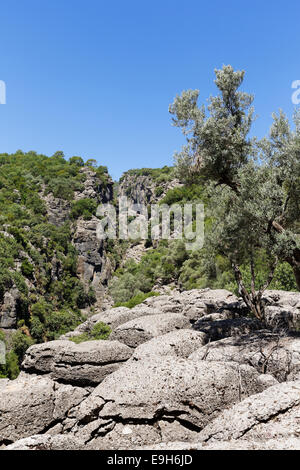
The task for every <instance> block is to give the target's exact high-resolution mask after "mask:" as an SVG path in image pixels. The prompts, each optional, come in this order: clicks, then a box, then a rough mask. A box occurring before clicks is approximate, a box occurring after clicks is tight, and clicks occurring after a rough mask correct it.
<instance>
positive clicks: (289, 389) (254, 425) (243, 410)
mask: <svg viewBox="0 0 300 470" xmlns="http://www.w3.org/2000/svg"><path fill="white" fill-rule="evenodd" d="M299 414H300V381H296V382H288V383H282V384H278V385H274V386H273V387H270V388H268V389H267V390H264V391H263V392H261V393H259V394H256V395H252V396H251V397H250V398H246V399H245V400H243V401H242V402H241V403H238V404H236V405H234V406H233V407H232V408H231V409H229V410H225V411H223V413H221V415H220V416H218V417H217V418H216V419H215V420H214V421H212V422H211V423H210V424H209V425H208V426H207V427H206V428H205V429H204V430H203V431H201V432H200V434H199V440H200V441H201V442H206V443H209V444H210V443H213V442H223V441H231V442H232V441H233V442H236V441H239V440H240V439H242V440H244V441H245V440H246V441H250V442H251V441H253V440H254V441H259V442H262V443H264V442H266V441H269V440H270V439H275V440H278V439H279V440H281V442H284V441H285V440H286V442H288V440H290V439H294V438H298V439H299V433H300V423H299ZM231 442H230V444H231ZM283 448H284V447H283Z"/></svg>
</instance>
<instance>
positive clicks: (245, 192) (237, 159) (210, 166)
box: [170, 66, 300, 319]
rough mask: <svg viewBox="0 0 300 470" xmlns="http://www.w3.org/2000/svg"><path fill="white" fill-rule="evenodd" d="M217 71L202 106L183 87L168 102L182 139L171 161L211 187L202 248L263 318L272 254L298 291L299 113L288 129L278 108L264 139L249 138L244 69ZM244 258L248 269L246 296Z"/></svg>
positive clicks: (194, 94) (250, 114)
mask: <svg viewBox="0 0 300 470" xmlns="http://www.w3.org/2000/svg"><path fill="white" fill-rule="evenodd" d="M215 73H216V80H215V83H216V85H217V88H218V90H219V94H218V95H217V96H215V97H210V99H209V104H208V106H207V110H205V109H204V107H200V108H199V107H198V106H197V99H198V96H199V92H198V91H197V90H196V91H194V92H193V91H191V90H189V91H187V92H183V93H182V95H181V96H180V97H178V96H177V97H176V98H175V101H174V103H173V105H172V106H171V107H170V111H171V112H172V113H173V114H174V115H175V118H173V122H174V123H175V125H176V126H179V127H182V130H183V133H184V134H185V135H186V136H187V146H186V147H185V148H184V149H183V152H182V153H181V156H180V154H179V155H177V156H176V160H177V165H178V166H180V165H181V166H182V167H184V166H185V168H187V167H188V165H190V166H191V169H190V170H189V172H188V171H187V172H186V173H187V174H192V173H193V171H194V172H195V171H196V172H198V173H199V174H200V175H201V176H202V182H204V183H205V184H206V186H209V188H210V194H211V200H210V201H211V203H210V207H209V208H208V209H207V214H208V215H209V217H210V220H211V229H210V230H209V231H207V232H206V249H208V251H209V252H211V256H213V254H222V255H223V256H224V255H225V256H226V257H227V258H228V259H229V260H230V261H231V263H232V266H233V269H234V273H235V277H236V281H237V284H238V287H239V291H240V293H241V295H243V297H244V300H245V302H246V303H247V305H248V306H249V308H250V309H251V310H252V312H253V313H254V314H255V315H256V316H258V317H259V318H260V319H262V315H263V309H262V306H261V304H260V301H261V293H262V290H263V289H265V288H266V286H267V285H268V284H269V283H270V282H271V281H272V277H273V275H274V272H275V271H274V270H275V266H276V262H277V258H279V259H280V260H281V261H285V262H288V263H289V264H290V265H291V267H292V268H293V270H294V274H295V279H296V282H297V285H298V286H299V288H300V241H299V230H300V204H299V200H300V198H299V196H300V117H299V114H296V115H295V130H294V131H292V130H291V128H290V125H289V122H288V120H287V118H286V116H285V115H284V114H283V113H282V112H281V111H280V112H279V114H278V115H277V114H274V115H273V119H274V122H273V125H272V128H271V130H270V135H269V137H268V138H265V139H262V140H261V141H258V140H257V139H256V138H253V139H250V138H249V131H250V129H251V125H252V122H253V113H254V110H253V108H252V107H251V105H252V102H253V96H252V95H249V94H247V93H245V92H242V91H239V88H240V86H241V85H242V82H243V79H244V72H243V71H236V72H235V71H234V70H233V68H232V67H231V66H224V67H223V68H222V69H221V70H216V71H215ZM261 250H263V252H264V256H266V257H267V259H266V263H267V266H269V267H270V270H269V273H267V274H266V279H265V280H261V282H259V283H258V281H257V276H256V272H255V263H256V258H257V253H259V252H260V251H261ZM242 263H243V264H245V263H249V266H250V271H251V292H250V294H249V292H247V289H246V288H245V285H244V283H243V276H242V272H241V269H240V268H239V265H240V264H242Z"/></svg>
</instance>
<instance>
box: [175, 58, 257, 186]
mask: <svg viewBox="0 0 300 470" xmlns="http://www.w3.org/2000/svg"><path fill="white" fill-rule="evenodd" d="M243 76H244V72H234V70H233V68H232V67H231V66H224V67H223V69H222V70H217V71H216V81H215V83H216V85H217V87H218V88H219V91H220V95H218V96H216V97H211V98H210V99H209V105H208V107H207V112H206V110H205V107H204V106H202V107H198V105H197V100H198V97H199V91H198V90H195V91H193V90H188V91H184V92H183V93H182V94H181V95H180V96H177V97H176V98H175V100H174V103H173V104H172V105H171V106H170V112H171V113H172V114H173V116H174V117H173V123H174V125H175V126H177V127H181V128H182V132H183V134H184V135H185V136H186V137H187V145H188V147H185V148H184V149H183V152H182V159H184V158H185V161H186V157H187V155H190V152H191V151H192V152H193V155H194V158H190V162H191V164H192V165H193V164H196V166H198V168H199V170H201V173H202V174H203V175H205V176H207V177H208V178H210V179H212V180H214V181H216V182H217V183H218V184H227V185H230V186H231V187H232V188H233V189H234V188H236V184H237V183H236V180H237V171H238V169H239V168H240V167H241V166H242V165H244V164H245V163H247V161H248V159H249V156H251V155H252V153H253V145H252V141H251V140H250V139H248V138H247V135H248V133H249V130H250V128H251V124H252V121H253V109H252V108H251V103H252V101H253V97H252V96H251V95H248V94H246V93H244V92H240V91H238V88H239V87H240V85H241V83H242V80H243ZM178 159H179V158H178V155H177V160H178Z"/></svg>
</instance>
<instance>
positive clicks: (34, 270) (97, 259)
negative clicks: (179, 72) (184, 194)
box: [0, 154, 180, 329]
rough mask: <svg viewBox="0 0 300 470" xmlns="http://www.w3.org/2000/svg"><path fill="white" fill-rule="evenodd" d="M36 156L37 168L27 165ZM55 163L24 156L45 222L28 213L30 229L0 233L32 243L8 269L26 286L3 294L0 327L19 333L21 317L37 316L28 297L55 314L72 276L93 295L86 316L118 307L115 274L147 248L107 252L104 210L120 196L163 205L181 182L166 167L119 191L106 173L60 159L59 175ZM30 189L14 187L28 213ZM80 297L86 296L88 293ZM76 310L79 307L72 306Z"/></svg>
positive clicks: (123, 183) (127, 178)
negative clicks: (111, 287) (111, 294)
mask: <svg viewBox="0 0 300 470" xmlns="http://www.w3.org/2000/svg"><path fill="white" fill-rule="evenodd" d="M31 157H32V165H31V166H30V165H29V164H28V159H30V158H31ZM6 158H7V161H8V163H9V164H10V163H11V162H10V160H14V159H15V156H7V157H6ZM18 158H19V156H18ZM40 158H41V162H40V161H39V160H40ZM52 158H53V157H51V158H50V159H47V157H44V156H37V155H35V154H34V155H32V156H31V155H29V154H28V155H27V154H26V155H24V154H22V155H20V158H19V160H20V161H21V162H22V163H21V164H22V171H24V170H23V166H26V165H28V170H27V171H28V172H30V178H31V179H33V178H36V180H37V183H36V184H35V185H34V186H33V187H30V194H33V196H34V197H35V200H36V201H37V202H36V204H37V203H38V205H39V206H40V207H41V208H40V209H39V212H38V217H39V220H36V218H37V216H36V209H35V208H34V210H32V208H31V206H30V209H29V208H28V214H26V215H27V217H28V220H26V224H27V223H28V226H24V224H23V225H22V224H21V223H19V224H18V223H17V221H13V222H10V223H8V224H3V227H2V231H1V232H0V234H2V235H1V236H2V237H4V238H5V240H6V242H7V240H10V241H11V243H15V241H16V238H17V237H18V238H21V236H22V237H23V234H25V237H27V238H28V240H27V239H26V242H24V241H22V240H21V243H20V245H22V244H23V245H24V249H23V246H20V248H18V253H16V254H15V255H14V260H13V264H11V265H10V267H9V272H10V273H11V274H12V275H13V276H15V274H16V275H17V276H19V277H22V283H23V284H22V286H23V287H22V286H20V285H19V284H20V283H18V282H16V281H15V278H14V277H13V278H12V280H11V281H10V283H9V284H7V285H6V286H4V289H3V295H2V297H1V295H0V328H4V329H16V328H17V324H18V321H19V320H20V319H25V323H26V322H27V320H26V318H27V319H29V317H30V315H31V302H32V301H31V300H28V299H29V298H30V299H34V300H33V304H35V302H37V301H39V299H41V300H42V301H43V299H46V300H47V302H49V303H50V304H51V305H52V306H53V309H54V310H55V309H57V308H58V306H57V302H56V299H57V297H59V296H62V298H61V305H62V306H64V305H66V303H65V302H64V298H63V294H61V293H60V292H58V290H61V289H62V290H63V289H67V288H68V287H65V286H66V285H67V284H68V283H69V282H70V277H71V278H72V279H73V281H72V282H73V283H74V282H75V283H76V279H78V280H79V281H80V282H81V284H82V286H83V288H84V290H85V292H86V293H88V292H91V291H92V292H93V295H92V297H93V298H90V299H88V300H87V301H79V302H77V304H78V306H79V308H80V309H81V311H83V312H85V313H89V311H90V309H91V307H94V308H96V309H97V308H98V309H100V310H101V309H102V308H105V306H106V305H107V302H108V303H110V304H111V300H109V298H107V295H106V294H107V283H108V281H109V279H110V278H111V276H112V273H113V271H114V270H115V269H116V267H118V266H122V265H123V264H124V262H125V261H126V260H128V259H132V258H134V259H135V260H136V261H137V262H138V261H139V260H140V259H141V257H142V256H143V254H144V253H145V251H146V248H145V246H144V242H143V241H142V242H139V244H136V243H133V244H131V243H128V246H127V249H125V248H126V247H125V245H124V246H122V247H121V248H120V247H119V246H118V243H114V248H113V249H112V247H110V250H108V249H107V246H108V244H107V242H106V241H103V240H98V238H97V235H96V229H97V225H98V223H99V220H98V218H97V217H96V215H95V214H96V208H97V206H98V205H99V204H102V203H108V202H111V203H112V202H113V200H114V199H116V198H117V197H118V196H126V197H127V198H128V199H129V201H131V202H132V203H137V204H145V205H149V204H156V203H158V202H159V201H160V200H161V199H162V198H163V197H164V196H165V194H166V193H167V191H168V190H170V189H172V188H173V187H175V186H178V185H179V184H180V183H179V182H178V181H177V180H176V179H174V175H173V169H172V168H169V167H164V168H162V169H142V170H129V171H128V172H127V173H125V174H124V175H123V176H122V178H121V179H120V182H119V184H118V185H117V186H116V187H115V186H114V184H113V181H112V180H111V178H110V177H109V175H108V174H107V173H101V172H100V173H99V171H98V170H97V169H95V168H93V167H90V166H81V167H79V168H78V167H75V166H72V165H69V164H68V162H65V161H63V160H62V159H61V158H58V157H57V158H58V159H57V161H55V168H54V171H53V169H52V166H53V165H54V164H53V163H52ZM76 158H77V157H76ZM41 164H43V165H46V166H49V169H48V168H46V169H45V170H44V173H45V174H43V175H42V177H41V175H40V171H41V170H40V166H41ZM100 168H101V167H100ZM32 175H34V176H32ZM30 181H31V180H30ZM7 184H8V183H7ZM114 188H115V189H114ZM28 191H29V189H28V188H25V189H24V188H23V186H22V185H20V187H19V185H18V184H15V186H14V187H13V197H14V202H15V203H17V204H18V205H19V206H21V207H22V208H24V210H25V209H26V210H27V206H25V205H24V207H23V206H22V203H23V202H24V201H25V204H27V201H28V195H27V192H28ZM24 192H25V194H24ZM16 227H17V228H16ZM19 232H21V236H20V233H19ZM32 232H34V233H32ZM52 232H53V233H54V232H55V233H54V234H53V233H52ZM62 237H63V239H62ZM37 239H38V240H37ZM72 247H73V248H72ZM124 247H125V248H124ZM8 249H10V248H9V247H8ZM72 250H74V253H73V252H72ZM118 250H119V253H118V255H117V257H116V256H115V255H116V253H117V252H118ZM109 251H110V253H109ZM0 255H1V253H0ZM75 256H76V266H75V258H74V257H75ZM70 257H73V258H74V260H73V262H72V263H73V265H74V266H71V267H70V266H69V267H68V268H66V264H67V263H68V265H70V260H69V258H70ZM116 258H117V259H116ZM24 262H25V265H24ZM26 263H27V264H26ZM24 266H25V267H24ZM27 268H28V269H27ZM26 269H27V271H28V272H27V271H26ZM66 269H67V271H66ZM24 270H25V271H24ZM52 286H53V289H52ZM58 286H60V287H59V289H58ZM0 287H1V280H0ZM21 287H22V288H21ZM22 289H23V290H22ZM50 291H51V292H50ZM52 291H53V292H52ZM0 294H1V292H0ZM80 295H81V297H82V296H83V294H82V293H81V294H80ZM71 307H72V308H73V306H72V305H71ZM51 308H52V307H51ZM76 308H77V307H76Z"/></svg>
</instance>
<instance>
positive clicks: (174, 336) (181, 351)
mask: <svg viewBox="0 0 300 470" xmlns="http://www.w3.org/2000/svg"><path fill="white" fill-rule="evenodd" d="M206 340H207V338H206V335H205V333H201V332H198V331H193V330H191V329H188V330H176V331H171V332H170V333H167V334H165V335H162V336H157V337H156V338H153V339H151V340H150V341H147V342H146V343H144V344H141V345H140V346H138V347H137V348H136V349H135V350H134V353H133V355H132V358H131V360H132V361H140V360H145V359H148V360H151V358H152V357H157V356H178V357H183V358H187V357H188V356H189V355H190V354H191V353H192V352H193V351H195V350H198V348H199V347H201V346H203V345H204V344H205V343H206Z"/></svg>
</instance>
